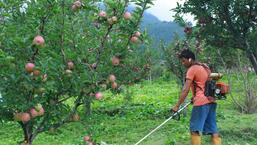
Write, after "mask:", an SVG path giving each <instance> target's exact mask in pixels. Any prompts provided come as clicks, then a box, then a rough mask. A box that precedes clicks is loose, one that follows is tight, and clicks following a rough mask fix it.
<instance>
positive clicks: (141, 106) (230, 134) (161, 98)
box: [0, 80, 257, 145]
mask: <svg viewBox="0 0 257 145" xmlns="http://www.w3.org/2000/svg"><path fill="white" fill-rule="evenodd" d="M179 88H180V86H178V85H177V84H176V83H175V81H164V80H157V81H145V82H142V83H140V84H136V85H134V86H130V87H128V89H129V91H127V92H126V93H125V92H123V93H121V94H119V95H112V93H111V92H109V91H106V92H104V97H103V99H101V100H98V101H95V103H94V104H93V113H92V115H91V116H85V115H83V112H84V111H83V108H79V109H80V111H79V115H80V120H79V121H76V122H72V123H70V124H66V125H64V126H62V127H61V128H59V129H57V130H51V131H48V132H46V133H43V134H40V135H39V136H37V138H36V139H35V141H34V142H33V145H83V144H86V143H85V142H84V140H83V138H84V136H90V138H91V139H92V140H93V141H94V142H95V144H96V143H99V144H101V145H105V144H108V145H111V144H112V145H114V144H115V145H132V144H135V143H136V142H137V141H139V140H140V139H141V138H142V137H144V136H145V135H146V134H148V133H149V132H150V131H151V130H153V129H154V128H155V127H156V126H158V125H159V124H161V123H162V122H163V121H164V120H165V119H166V118H167V117H168V116H169V109H170V107H171V106H172V105H174V104H175V102H176V101H177V99H178V95H179ZM227 97H228V99H227V100H225V101H218V104H219V105H218V109H217V117H218V126H219V129H220V133H221V136H222V143H223V145H236V144H237V145H246V144H247V145H256V144H257V124H256V122H257V114H251V115H246V114H241V113H239V112H238V111H237V110H236V109H235V108H234V107H233V105H232V101H231V98H229V95H228V96H227ZM129 99H130V100H129ZM191 108H192V106H190V107H189V109H188V111H187V112H184V115H183V116H182V117H181V120H180V121H176V120H171V121H169V122H168V123H166V124H165V125H164V126H163V127H162V128H160V129H159V130H157V131H156V132H155V133H153V134H152V135H151V136H149V137H148V138H147V139H146V140H144V141H143V142H142V143H141V144H142V145H189V140H190V138H189V132H188V124H189V119H190V112H191ZM0 128H1V129H0V138H1V140H0V145H17V141H20V139H22V138H23V136H22V135H23V134H22V130H21V128H20V127H19V125H18V123H14V122H4V123H1V124H0ZM209 140H210V138H209V136H204V137H203V144H210V143H209Z"/></svg>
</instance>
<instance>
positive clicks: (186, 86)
mask: <svg viewBox="0 0 257 145" xmlns="http://www.w3.org/2000/svg"><path fill="white" fill-rule="evenodd" d="M192 82H193V81H192V80H190V79H186V82H185V84H184V86H183V89H182V91H181V93H180V97H179V100H178V103H177V104H176V105H175V106H174V107H173V108H172V110H173V111H178V109H179V106H180V105H181V104H182V103H183V102H184V101H185V99H186V97H187V94H188V92H189V90H190V86H191V84H192Z"/></svg>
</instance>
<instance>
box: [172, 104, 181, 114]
mask: <svg viewBox="0 0 257 145" xmlns="http://www.w3.org/2000/svg"><path fill="white" fill-rule="evenodd" d="M178 109H179V106H178V105H175V106H174V107H173V108H172V109H171V111H173V112H177V111H178Z"/></svg>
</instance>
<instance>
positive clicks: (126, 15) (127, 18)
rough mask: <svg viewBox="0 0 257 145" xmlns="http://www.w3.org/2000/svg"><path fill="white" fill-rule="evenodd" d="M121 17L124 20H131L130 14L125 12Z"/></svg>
mask: <svg viewBox="0 0 257 145" xmlns="http://www.w3.org/2000/svg"><path fill="white" fill-rule="evenodd" d="M123 17H124V19H126V20H129V19H130V18H131V13H130V12H125V13H124V15H123Z"/></svg>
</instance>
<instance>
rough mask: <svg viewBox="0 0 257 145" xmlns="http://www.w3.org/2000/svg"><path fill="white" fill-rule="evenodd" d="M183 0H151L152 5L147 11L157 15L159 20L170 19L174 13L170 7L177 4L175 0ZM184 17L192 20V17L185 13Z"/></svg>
mask: <svg viewBox="0 0 257 145" xmlns="http://www.w3.org/2000/svg"><path fill="white" fill-rule="evenodd" d="M184 1H185V0H153V3H154V5H153V6H151V8H150V9H148V10H147V11H148V12H149V13H151V14H153V15H154V16H156V17H158V19H160V20H161V21H172V20H173V17H172V16H173V15H174V13H173V12H172V11H171V9H173V8H175V7H176V6H177V2H178V3H180V4H182V3H184ZM185 19H187V20H189V21H193V17H192V16H190V15H186V16H185Z"/></svg>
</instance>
